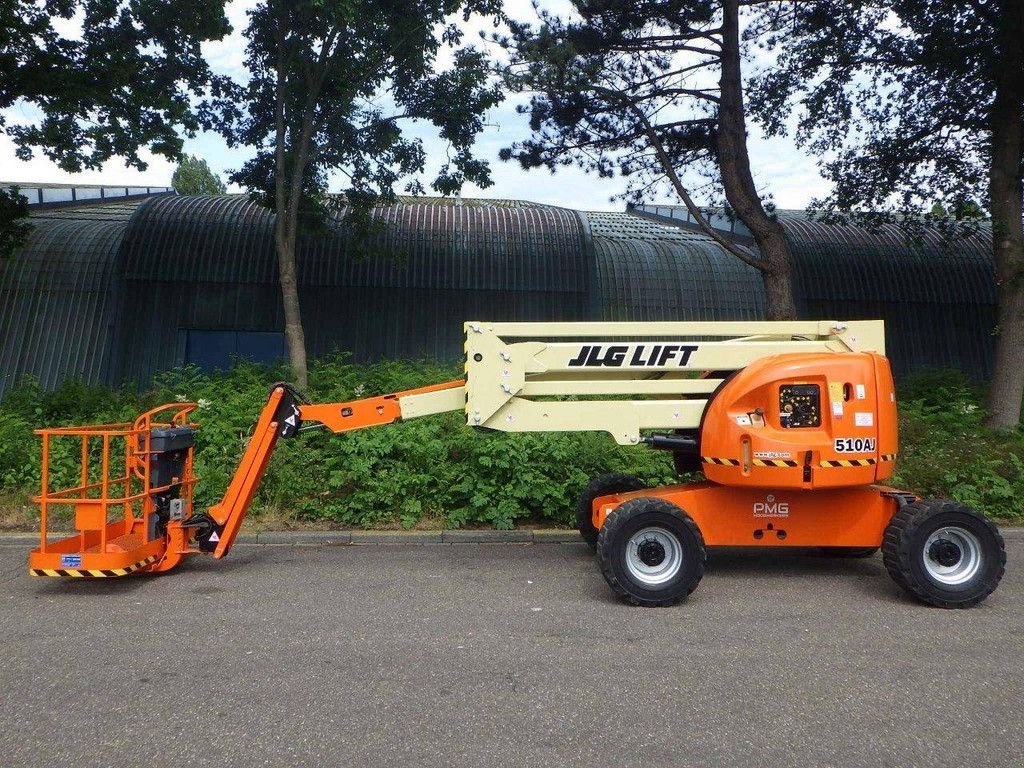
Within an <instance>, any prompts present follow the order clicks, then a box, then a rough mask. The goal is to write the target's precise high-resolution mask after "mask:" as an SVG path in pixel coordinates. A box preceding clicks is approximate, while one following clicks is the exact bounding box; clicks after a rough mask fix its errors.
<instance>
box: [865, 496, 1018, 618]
mask: <svg viewBox="0 0 1024 768" xmlns="http://www.w3.org/2000/svg"><path fill="white" fill-rule="evenodd" d="M882 556H883V560H884V562H885V567H886V570H888V571H889V575H890V576H892V578H893V581H895V582H896V583H897V584H898V585H899V586H900V587H902V588H903V589H905V590H906V591H907V592H909V593H910V594H912V595H913V596H914V597H916V598H917V599H918V600H921V601H923V602H925V603H928V604H930V605H936V606H939V607H940V608H969V607H971V606H973V605H977V604H978V603H980V602H981V601H982V600H984V599H985V598H986V597H988V596H989V595H990V594H992V592H993V591H994V590H995V588H996V587H997V586H998V585H999V581H1000V579H1002V577H1003V572H1004V571H1005V570H1006V546H1005V544H1004V543H1003V537H1002V536H1001V535H1000V534H999V529H998V528H996V527H995V525H993V524H992V523H991V522H989V520H988V519H986V518H985V517H984V516H983V515H981V514H980V513H978V512H976V511H975V510H973V509H971V508H970V507H968V506H965V505H963V504H958V503H957V502H955V501H946V500H942V499H928V500H923V501H915V502H912V503H910V504H906V505H904V506H903V508H902V509H900V510H899V511H898V512H897V513H896V514H895V515H893V518H892V521H891V522H890V523H889V526H888V527H887V528H886V529H885V539H884V542H883V544H882Z"/></svg>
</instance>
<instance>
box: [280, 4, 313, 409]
mask: <svg viewBox="0 0 1024 768" xmlns="http://www.w3.org/2000/svg"><path fill="white" fill-rule="evenodd" d="M285 38H286V28H285V21H284V16H283V15H282V17H281V18H280V19H279V24H278V29H277V81H276V86H275V87H276V90H275V94H274V100H275V104H274V123H275V136H274V139H275V146H274V211H275V214H276V215H275V217H274V247H275V250H276V251H277V271H278V277H279V279H280V281H281V303H282V305H283V306H284V340H285V343H286V344H287V345H288V361H289V363H290V364H291V367H292V375H293V376H294V378H295V383H296V384H297V385H298V387H299V389H302V390H305V389H306V388H307V387H308V386H309V374H308V369H307V367H306V334H305V332H304V331H303V330H302V311H301V308H300V306H299V281H298V279H297V274H298V270H297V269H296V266H295V243H296V240H297V237H298V227H297V225H296V222H297V219H298V217H297V216H296V215H294V214H295V213H296V212H297V210H298V205H299V199H300V196H301V191H300V189H299V187H297V186H295V185H293V186H292V188H291V189H290V190H289V188H288V177H287V173H286V172H287V168H286V163H285V134H286V130H287V127H286V125H285V103H284V102H285V99H284V91H285V83H284V78H285V77H286V76H287V75H286V58H287V57H286V56H285V50H284V44H285ZM300 181H301V179H300Z"/></svg>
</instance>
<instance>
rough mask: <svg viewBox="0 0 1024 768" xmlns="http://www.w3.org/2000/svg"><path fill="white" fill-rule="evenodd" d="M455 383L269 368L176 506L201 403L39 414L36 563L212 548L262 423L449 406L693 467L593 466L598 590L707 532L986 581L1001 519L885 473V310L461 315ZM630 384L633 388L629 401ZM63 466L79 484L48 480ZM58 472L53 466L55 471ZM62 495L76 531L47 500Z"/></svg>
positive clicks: (631, 583)
mask: <svg viewBox="0 0 1024 768" xmlns="http://www.w3.org/2000/svg"><path fill="white" fill-rule="evenodd" d="M465 329H466V367H465V371H466V375H465V378H463V379H458V380H456V381H450V382H446V383H442V384H435V385H432V386H428V387H422V388H419V389H412V390H408V391H405V392H396V393H393V394H387V395H382V396H379V397H371V398H366V399H362V400H354V401H351V402H347V403H319V404H318V403H309V402H307V401H306V400H305V398H304V397H302V395H301V394H300V393H299V392H297V391H296V390H295V389H294V388H293V387H292V386H290V385H288V384H284V383H282V384H278V385H275V386H274V387H273V388H272V389H271V391H270V394H269V396H268V398H267V402H266V404H265V405H264V407H263V410H262V412H261V413H260V415H259V418H258V419H257V421H256V425H255V427H254V430H253V434H252V436H251V438H250V440H249V443H248V445H247V447H246V449H245V452H244V454H243V456H242V459H241V462H240V463H239V466H238V468H237V470H236V471H235V474H234V477H233V478H232V480H231V482H230V484H229V485H228V488H227V490H226V492H225V494H224V498H223V499H222V500H221V501H220V502H219V503H218V504H216V505H214V506H213V507H211V508H210V509H209V510H207V511H195V510H194V509H193V504H192V498H193V490H194V488H195V484H196V482H197V479H196V477H195V475H194V474H193V471H192V454H193V447H194V435H195V429H196V427H197V425H196V424H193V423H191V421H190V416H191V414H192V412H193V411H194V410H195V408H196V405H195V404H192V403H173V404H168V405H164V406H161V407H159V408H156V409H154V410H152V411H149V412H147V413H145V414H143V415H142V416H140V417H139V418H138V419H136V420H135V421H134V422H133V423H130V424H105V425H99V426H89V427H69V428H60V429H41V430H37V434H38V435H40V436H41V439H42V488H41V491H40V494H39V496H38V497H37V499H36V502H37V503H38V505H39V508H40V516H41V536H40V545H39V547H37V548H36V549H34V550H33V551H32V552H31V554H30V556H29V569H30V572H31V573H32V574H33V575H35V576H63V577H70V578H103V577H121V576H127V575H130V574H134V573H158V572H161V571H168V570H170V569H172V568H174V567H175V566H177V565H178V564H179V563H180V562H181V561H182V559H183V558H184V557H185V556H187V555H191V554H197V553H212V554H213V556H214V557H215V558H221V557H223V556H224V555H226V554H227V553H228V552H229V551H230V549H231V545H232V543H233V542H234V541H235V538H236V536H237V535H238V530H239V527H240V525H241V523H242V519H243V517H244V516H245V513H246V511H247V509H248V508H249V505H250V503H251V502H252V499H253V496H254V495H255V493H256V490H257V488H258V486H259V483H260V480H261V478H262V477H263V473H264V472H265V470H266V468H267V465H268V463H269V461H270V458H271V456H272V454H273V451H274V447H275V445H276V443H277V441H278V440H279V439H291V438H294V437H296V436H297V435H299V434H300V432H302V431H305V430H308V429H328V430H330V431H332V432H348V431H352V430H356V429H365V428H368V427H374V426H380V425H384V424H390V423H392V422H396V421H399V420H402V419H410V418H416V417H419V416H428V415H431V414H435V413H442V412H446V411H464V412H465V414H466V422H467V424H468V425H469V426H472V427H477V428H481V429H485V430H488V431H505V432H522V431H576V430H588V431H602V432H606V433H608V434H609V435H611V436H612V438H613V439H615V440H616V442H618V443H620V444H621V445H625V446H646V447H649V448H654V449H661V450H668V451H671V452H672V453H673V454H674V457H675V462H676V466H677V468H678V469H679V470H680V472H688V471H693V470H697V469H700V470H703V473H704V476H705V478H706V480H705V481H703V482H691V483H683V484H680V485H673V486H667V487H661V488H647V487H645V485H644V483H642V482H641V481H640V480H639V479H637V478H635V477H629V476H625V475H617V474H613V475H602V476H600V477H597V478H595V479H594V480H593V481H592V482H591V483H590V484H589V485H588V486H587V488H585V489H584V490H583V492H582V493H581V495H580V498H579V502H578V506H577V510H576V512H577V523H578V527H579V530H580V534H581V535H582V537H583V539H584V541H585V542H586V543H587V544H589V545H590V546H591V547H592V548H594V549H595V551H596V553H597V559H598V562H599V564H600V567H601V572H602V573H603V575H604V577H605V579H606V580H607V582H608V584H609V586H610V587H611V588H612V589H613V590H614V591H615V592H616V593H618V594H620V595H621V596H623V597H624V598H626V599H627V600H629V601H630V602H632V603H635V604H637V605H671V604H673V603H676V602H678V601H679V600H681V599H683V598H685V597H686V596H687V595H688V594H690V592H692V591H693V590H694V589H695V588H696V586H697V584H698V583H699V582H700V579H701V577H702V576H703V573H704V563H705V558H706V548H707V547H717V546H732V547H744V546H760V547H826V548H829V550H830V551H831V552H832V553H834V554H837V555H842V556H863V555H870V554H873V553H874V552H875V551H876V550H878V549H879V548H880V549H881V550H882V554H883V562H884V564H885V566H886V569H887V570H888V571H889V573H890V575H891V576H892V577H893V579H894V580H895V582H896V583H897V584H898V585H899V586H900V587H901V588H902V589H904V590H905V591H907V592H908V593H910V594H911V595H913V596H915V597H916V598H918V599H920V600H922V601H924V602H926V603H930V604H932V605H937V606H941V607H945V608H957V607H968V606H971V605H975V604H977V603H979V602H981V601H982V600H983V599H985V597H987V596H988V595H989V594H990V593H991V592H992V591H993V590H994V589H995V588H996V586H997V585H998V584H999V581H1000V579H1001V578H1002V575H1003V572H1004V568H1005V563H1006V553H1005V547H1004V544H1003V540H1002V537H1001V536H1000V534H999V531H998V529H997V528H996V527H995V526H994V525H993V524H992V523H991V522H990V521H988V520H987V519H986V518H985V517H984V516H983V515H981V514H979V513H978V512H976V511H975V510H973V509H970V508H969V507H967V506H964V505H962V504H958V503H956V502H952V501H945V500H925V499H920V498H918V497H917V496H916V495H915V494H913V493H910V492H907V491H902V490H898V489H895V488H890V487H888V486H887V485H884V482H885V481H886V480H888V479H889V478H890V477H891V476H892V473H893V464H894V461H895V460H896V457H897V453H898V443H897V422H896V398H895V389H894V386H893V381H892V375H891V372H890V368H889V363H888V360H887V359H886V358H885V356H884V332H883V327H882V323H881V322H880V321H857V322H849V323H840V322H834V321H794V322H765V323H475V322H474V323H467V324H466V326H465ZM630 396H631V397H632V399H629V398H630ZM58 455H59V456H60V458H61V461H60V463H59V465H60V467H61V470H62V475H61V480H62V481H66V479H67V474H66V472H67V466H68V464H69V463H70V462H75V463H77V466H76V469H75V471H74V482H73V484H71V485H68V487H63V488H58V487H56V486H57V485H58V484H59V483H58V482H57V481H55V478H54V475H55V472H54V469H53V466H54V457H55V456H58ZM63 484H64V485H67V482H64V483H63ZM56 507H69V508H71V510H72V511H73V519H74V527H75V529H76V531H77V533H76V534H75V535H74V536H70V537H66V538H61V539H57V540H54V539H51V537H50V536H49V534H48V517H49V515H50V513H51V512H52V510H53V509H54V508H56Z"/></svg>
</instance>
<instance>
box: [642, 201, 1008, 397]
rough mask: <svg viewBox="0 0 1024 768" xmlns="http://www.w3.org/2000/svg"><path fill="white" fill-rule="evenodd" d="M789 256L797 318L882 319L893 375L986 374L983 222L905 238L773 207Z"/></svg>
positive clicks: (727, 228) (745, 237) (656, 210)
mask: <svg viewBox="0 0 1024 768" xmlns="http://www.w3.org/2000/svg"><path fill="white" fill-rule="evenodd" d="M632 210H633V211H634V212H635V213H636V214H637V215H639V216H643V217H645V218H647V219H649V220H651V221H656V222H663V223H672V224H675V225H677V226H680V227H681V228H683V229H686V230H688V231H693V230H694V229H695V227H696V224H694V222H693V220H692V218H691V217H690V215H689V214H688V212H687V211H686V209H685V208H684V207H682V206H671V205H662V206H636V207H635V208H633V209H632ZM777 216H778V218H779V221H780V222H782V226H783V228H784V229H785V231H786V237H787V239H788V240H789V245H790V248H791V249H792V252H793V265H792V266H793V293H794V299H795V301H796V305H797V312H798V313H799V314H800V316H801V317H825V318H839V319H844V320H860V319H877V318H881V319H882V320H885V330H886V347H887V352H888V354H889V356H890V357H891V358H892V360H893V363H894V367H895V369H896V371H897V373H903V372H907V371H914V370H920V369H922V368H959V369H960V370H963V371H965V372H967V373H969V374H970V375H971V376H974V377H977V378H986V379H987V378H988V377H989V376H990V375H991V373H992V331H993V329H994V328H995V325H996V301H997V298H996V283H995V267H994V263H993V259H992V247H991V242H992V240H991V238H992V234H991V227H990V226H989V225H988V224H981V225H979V227H978V231H977V232H976V233H974V234H972V235H969V236H966V237H963V238H957V239H955V240H949V239H947V238H944V237H943V236H942V234H940V233H939V232H938V231H937V230H935V229H925V230H923V231H922V232H921V233H920V235H919V237H914V238H911V237H909V236H908V234H907V233H906V232H904V231H903V230H902V229H901V228H900V227H899V226H897V225H895V224H884V225H880V226H878V227H875V228H872V229H864V228H860V227H854V226H839V225H832V224H823V223H821V222H820V221H816V220H814V219H812V218H811V217H810V216H808V214H807V213H805V212H803V211H784V210H783V211H778V212H777ZM711 221H712V224H713V226H714V227H715V228H716V229H719V230H721V231H722V232H725V233H728V234H730V236H731V237H733V238H734V239H735V240H736V241H738V242H742V243H744V244H746V245H752V244H753V239H752V238H751V237H750V231H749V230H748V229H747V228H746V227H745V226H744V225H743V223H742V222H740V221H736V220H730V219H728V218H726V217H725V216H722V215H717V216H713V217H711Z"/></svg>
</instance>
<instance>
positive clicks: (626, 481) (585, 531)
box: [576, 473, 647, 549]
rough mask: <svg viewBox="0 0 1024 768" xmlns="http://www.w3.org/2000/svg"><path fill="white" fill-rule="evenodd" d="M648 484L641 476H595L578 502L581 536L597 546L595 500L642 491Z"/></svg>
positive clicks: (577, 519)
mask: <svg viewBox="0 0 1024 768" xmlns="http://www.w3.org/2000/svg"><path fill="white" fill-rule="evenodd" d="M646 487H647V486H646V484H645V483H644V481H643V480H641V479H640V478H639V477H633V476H632V475H623V474H619V473H611V474H607V475H600V476H598V477H595V478H594V479H593V480H591V481H590V483H589V484H588V485H587V487H586V488H584V489H583V493H581V494H580V497H579V500H578V501H577V503H576V527H577V528H578V529H579V532H580V536H582V537H583V540H584V541H585V542H587V545H588V546H589V547H590V548H591V549H595V548H596V547H597V528H595V527H594V500H595V499H599V498H601V497H602V496H608V495H610V494H613V493H629V492H630V491H642V490H643V489H644V488H646Z"/></svg>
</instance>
